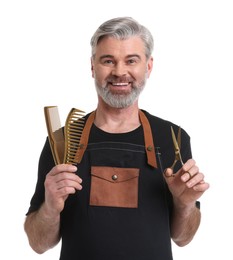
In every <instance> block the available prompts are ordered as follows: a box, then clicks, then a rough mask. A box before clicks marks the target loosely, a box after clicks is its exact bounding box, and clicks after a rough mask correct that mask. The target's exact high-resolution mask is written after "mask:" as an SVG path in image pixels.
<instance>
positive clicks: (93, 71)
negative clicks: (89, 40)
mask: <svg viewBox="0 0 233 260" xmlns="http://www.w3.org/2000/svg"><path fill="white" fill-rule="evenodd" d="M91 75H92V78H95V70H94V62H93V58H91Z"/></svg>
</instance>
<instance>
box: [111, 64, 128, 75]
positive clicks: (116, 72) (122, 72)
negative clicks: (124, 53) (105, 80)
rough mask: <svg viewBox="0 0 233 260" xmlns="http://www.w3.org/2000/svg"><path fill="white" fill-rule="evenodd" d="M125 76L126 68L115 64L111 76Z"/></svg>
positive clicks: (123, 65)
mask: <svg viewBox="0 0 233 260" xmlns="http://www.w3.org/2000/svg"><path fill="white" fill-rule="evenodd" d="M126 74H127V67H126V65H125V64H124V63H120V62H119V63H117V64H116V65H115V67H114V68H113V70H112V75H114V76H117V77H120V76H124V75H126Z"/></svg>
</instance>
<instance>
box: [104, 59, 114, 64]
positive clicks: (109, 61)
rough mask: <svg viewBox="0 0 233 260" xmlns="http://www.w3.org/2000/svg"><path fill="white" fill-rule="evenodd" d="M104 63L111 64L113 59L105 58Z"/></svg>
mask: <svg viewBox="0 0 233 260" xmlns="http://www.w3.org/2000/svg"><path fill="white" fill-rule="evenodd" d="M104 63H105V64H113V61H112V60H105V61H104Z"/></svg>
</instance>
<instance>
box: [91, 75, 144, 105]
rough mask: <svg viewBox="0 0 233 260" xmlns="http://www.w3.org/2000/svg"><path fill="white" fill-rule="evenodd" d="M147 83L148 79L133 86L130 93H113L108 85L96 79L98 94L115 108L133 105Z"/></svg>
mask: <svg viewBox="0 0 233 260" xmlns="http://www.w3.org/2000/svg"><path fill="white" fill-rule="evenodd" d="M145 85H146V79H145V80H144V81H143V82H141V84H139V86H137V87H135V86H133V88H132V90H131V92H130V93H128V94H113V93H111V92H110V90H109V88H108V87H107V86H99V85H98V83H97V82H96V80H95V87H96V91H97V94H98V95H99V96H100V97H101V98H102V99H103V100H104V102H105V103H106V104H108V105H109V106H111V107H113V108H126V107H129V106H131V105H132V104H133V103H134V102H135V101H136V100H138V97H139V96H140V94H141V92H142V91H143V89H144V87H145Z"/></svg>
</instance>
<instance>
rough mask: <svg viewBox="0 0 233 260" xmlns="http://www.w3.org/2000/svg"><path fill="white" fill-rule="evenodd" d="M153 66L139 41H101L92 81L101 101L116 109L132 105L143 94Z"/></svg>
mask: <svg viewBox="0 0 233 260" xmlns="http://www.w3.org/2000/svg"><path fill="white" fill-rule="evenodd" d="M152 66H153V59H152V58H150V59H149V60H147V59H146V56H145V47H144V44H143V42H142V40H141V39H140V38H139V37H131V38H129V39H127V40H117V39H115V38H112V37H107V38H103V39H101V41H100V42H99V43H98V45H97V48H96V54H95V57H94V58H93V59H92V77H93V78H94V79H95V85H96V90H97V93H98V95H99V97H100V98H102V100H103V101H104V102H105V103H107V104H108V105H110V106H111V107H115V108H124V107H128V106H130V105H132V104H133V103H134V102H135V101H136V100H137V99H138V96H139V94H140V93H141V91H142V90H143V88H144V86H145V84H146V80H147V78H148V77H149V75H150V73H151V70H152Z"/></svg>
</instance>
